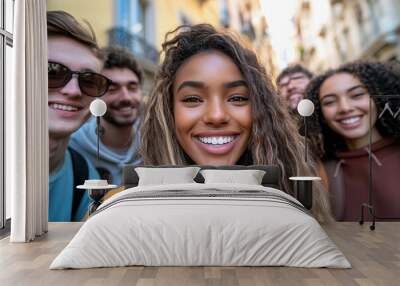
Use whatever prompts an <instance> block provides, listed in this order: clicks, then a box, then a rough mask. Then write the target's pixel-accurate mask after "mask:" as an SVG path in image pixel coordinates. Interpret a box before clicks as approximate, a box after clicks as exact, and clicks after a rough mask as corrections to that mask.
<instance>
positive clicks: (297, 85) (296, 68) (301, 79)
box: [276, 64, 313, 113]
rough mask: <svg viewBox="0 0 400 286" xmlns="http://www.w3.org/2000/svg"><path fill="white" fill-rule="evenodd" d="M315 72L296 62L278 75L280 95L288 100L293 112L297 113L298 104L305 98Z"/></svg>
mask: <svg viewBox="0 0 400 286" xmlns="http://www.w3.org/2000/svg"><path fill="white" fill-rule="evenodd" d="M312 77H313V74H312V73H311V72H310V71H309V70H307V69H306V68H305V67H303V66H302V65H299V64H296V65H292V66H289V67H287V68H285V69H284V70H283V71H282V72H281V73H280V74H279V76H278V78H277V80H276V84H277V86H278V92H279V95H280V96H282V98H283V99H284V100H285V101H286V102H287V104H288V108H289V110H290V111H291V113H293V112H295V113H297V110H296V109H297V104H299V102H300V100H302V99H303V98H304V95H305V94H304V93H305V90H306V88H307V85H308V83H309V82H310V80H311V78H312Z"/></svg>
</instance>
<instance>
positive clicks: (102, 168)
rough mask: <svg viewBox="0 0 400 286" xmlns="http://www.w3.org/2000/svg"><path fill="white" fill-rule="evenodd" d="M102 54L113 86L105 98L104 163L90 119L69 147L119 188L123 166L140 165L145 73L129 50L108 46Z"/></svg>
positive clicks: (102, 148)
mask: <svg viewBox="0 0 400 286" xmlns="http://www.w3.org/2000/svg"><path fill="white" fill-rule="evenodd" d="M102 53H103V55H104V67H103V70H102V74H103V75H105V76H107V78H109V79H110V80H111V85H110V88H109V90H108V91H107V92H106V94H105V95H104V97H103V98H102V99H103V100H104V101H105V102H106V104H107V112H106V114H105V115H104V117H103V119H104V120H102V121H101V125H102V127H103V132H102V134H101V142H100V144H101V146H100V149H101V160H97V135H96V121H95V120H89V121H88V122H87V123H86V124H85V125H84V126H82V128H80V129H79V130H78V131H77V132H75V133H74V134H73V135H72V136H71V141H70V146H71V147H73V148H74V149H76V150H78V151H79V152H80V153H82V154H83V155H84V156H85V157H86V158H88V159H90V160H91V161H92V163H93V164H94V165H95V166H96V168H97V169H98V171H99V172H100V175H101V177H102V178H103V179H107V180H108V182H109V183H112V184H115V185H120V184H121V178H122V168H123V166H124V165H138V164H139V163H141V160H140V159H139V158H138V149H139V144H140V137H139V128H138V127H139V123H140V122H139V121H140V120H139V119H138V117H139V109H140V106H141V101H142V92H141V85H142V71H141V69H140V67H139V65H138V63H137V61H136V59H135V58H134V56H133V55H132V54H131V53H130V52H129V51H128V50H126V49H123V48H120V47H108V48H105V49H103V50H102Z"/></svg>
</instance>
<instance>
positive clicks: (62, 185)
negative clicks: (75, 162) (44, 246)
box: [49, 150, 100, 221]
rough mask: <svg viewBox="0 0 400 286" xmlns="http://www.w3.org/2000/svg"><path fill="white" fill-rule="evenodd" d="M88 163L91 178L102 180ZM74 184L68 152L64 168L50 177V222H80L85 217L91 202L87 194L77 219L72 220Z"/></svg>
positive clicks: (67, 152)
mask: <svg viewBox="0 0 400 286" xmlns="http://www.w3.org/2000/svg"><path fill="white" fill-rule="evenodd" d="M85 160H86V159H85ZM86 163H87V165H88V168H89V178H90V179H100V176H99V174H98V173H97V171H96V169H95V168H94V167H93V165H92V164H91V163H90V162H88V160H86ZM73 184H74V174H73V168H72V159H71V154H70V152H69V151H68V150H67V151H66V152H65V156H64V164H63V165H62V167H61V168H59V169H58V170H57V171H56V172H54V173H52V174H50V176H49V221H80V220H82V219H83V217H84V216H85V214H86V212H87V211H88V206H89V201H90V200H89V195H88V194H87V192H85V194H84V195H83V197H82V200H81V203H80V204H79V207H78V210H77V212H76V214H75V217H73V218H71V211H72V192H73V191H74V190H75V187H76V186H73Z"/></svg>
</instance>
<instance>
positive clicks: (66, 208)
mask: <svg viewBox="0 0 400 286" xmlns="http://www.w3.org/2000/svg"><path fill="white" fill-rule="evenodd" d="M47 34H48V95H49V97H48V118H49V119H48V122H49V171H50V174H49V221H80V220H82V219H83V217H84V216H85V214H86V212H87V208H88V204H89V198H88V196H87V194H86V193H85V192H84V191H83V192H82V191H78V190H77V189H76V188H75V187H76V185H79V184H82V183H83V181H84V180H85V179H88V178H90V179H98V178H99V174H98V173H97V171H96V169H95V168H94V166H93V165H92V164H91V163H90V162H89V161H88V160H86V159H85V158H84V157H83V156H82V155H81V154H80V153H79V152H77V151H76V150H73V149H72V148H68V143H69V138H70V135H71V134H72V133H73V132H75V131H76V130H78V129H79V128H80V127H81V126H82V125H83V124H84V123H85V122H86V121H87V119H88V118H89V116H90V112H89V105H90V103H91V102H92V100H93V99H94V98H95V97H99V96H102V95H103V94H104V93H105V92H106V91H107V89H108V87H109V84H110V80H109V79H107V78H106V77H105V76H103V75H101V74H99V72H100V70H101V68H102V61H101V59H100V53H99V49H98V46H97V43H96V39H95V35H94V34H93V32H92V31H91V29H90V30H89V29H87V28H85V27H83V26H82V25H81V24H80V23H79V22H77V21H76V20H75V18H74V17H72V16H71V15H69V14H68V13H66V12H62V11H52V12H48V13H47Z"/></svg>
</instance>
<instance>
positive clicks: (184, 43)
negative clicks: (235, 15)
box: [141, 24, 330, 221]
mask: <svg viewBox="0 0 400 286" xmlns="http://www.w3.org/2000/svg"><path fill="white" fill-rule="evenodd" d="M171 36H173V38H172V39H169V38H170V37H171ZM209 50H217V51H220V52H222V53H224V54H225V55H227V56H228V57H230V58H231V59H232V61H233V62H234V63H235V64H236V66H237V67H238V68H239V70H240V71H241V73H242V75H243V77H244V79H245V81H246V83H247V86H248V88H249V98H250V103H251V107H252V117H253V124H252V132H251V139H250V143H249V146H248V150H247V151H245V154H243V156H242V158H241V159H239V162H238V163H240V164H243V162H245V161H246V162H245V163H244V164H262V165H277V166H279V168H280V170H281V174H282V179H281V187H282V190H283V191H285V192H287V193H289V194H291V195H293V194H294V192H293V189H292V183H291V181H289V177H291V176H298V175H304V176H307V175H315V174H316V171H315V163H314V162H310V163H309V164H306V163H305V162H304V145H303V143H302V142H303V140H302V139H301V137H300V135H299V134H298V131H297V127H296V125H295V123H294V122H293V121H292V119H291V117H290V116H289V113H288V111H287V108H286V105H285V104H284V103H283V102H282V101H281V99H280V97H279V96H278V95H277V93H276V92H275V90H274V88H273V85H272V83H271V81H270V79H269V78H268V76H267V74H266V71H265V69H264V67H262V65H261V64H260V63H259V61H258V59H257V56H256V55H255V53H254V52H252V51H250V50H249V49H247V48H245V47H244V46H243V45H242V44H241V43H240V42H239V40H238V39H236V38H235V36H234V35H232V34H228V33H226V32H220V31H217V30H216V29H215V28H213V27H212V26H211V25H208V24H199V25H194V26H180V27H178V28H177V29H175V30H174V31H171V32H169V33H167V35H166V39H165V42H164V43H163V45H162V53H163V55H164V61H163V62H162V64H161V67H160V69H159V71H158V73H157V75H156V78H155V84H154V87H153V89H152V91H151V93H150V95H149V98H148V101H147V103H146V105H147V106H146V111H145V113H144V119H143V125H142V129H141V136H142V137H141V155H142V156H143V160H144V163H145V164H151V165H169V164H172V165H189V164H193V163H195V162H192V161H191V160H190V157H189V156H188V155H187V154H185V152H184V151H183V149H182V148H181V146H180V144H179V142H178V140H177V136H176V134H175V124H174V114H173V92H172V86H173V83H174V80H175V75H176V73H177V70H178V69H179V67H180V66H181V65H182V63H183V62H184V61H185V60H187V59H188V58H190V57H191V56H193V55H195V54H197V53H200V52H203V51H209ZM244 157H245V158H248V159H249V160H244V159H243V158H244ZM316 186H317V189H318V192H314V193H315V195H314V198H315V203H314V207H313V213H314V215H315V217H316V218H317V219H318V220H319V221H324V220H325V221H327V220H329V219H330V211H329V204H328V200H327V197H326V194H325V193H326V192H325V191H323V190H322V185H319V184H317V185H316Z"/></svg>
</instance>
